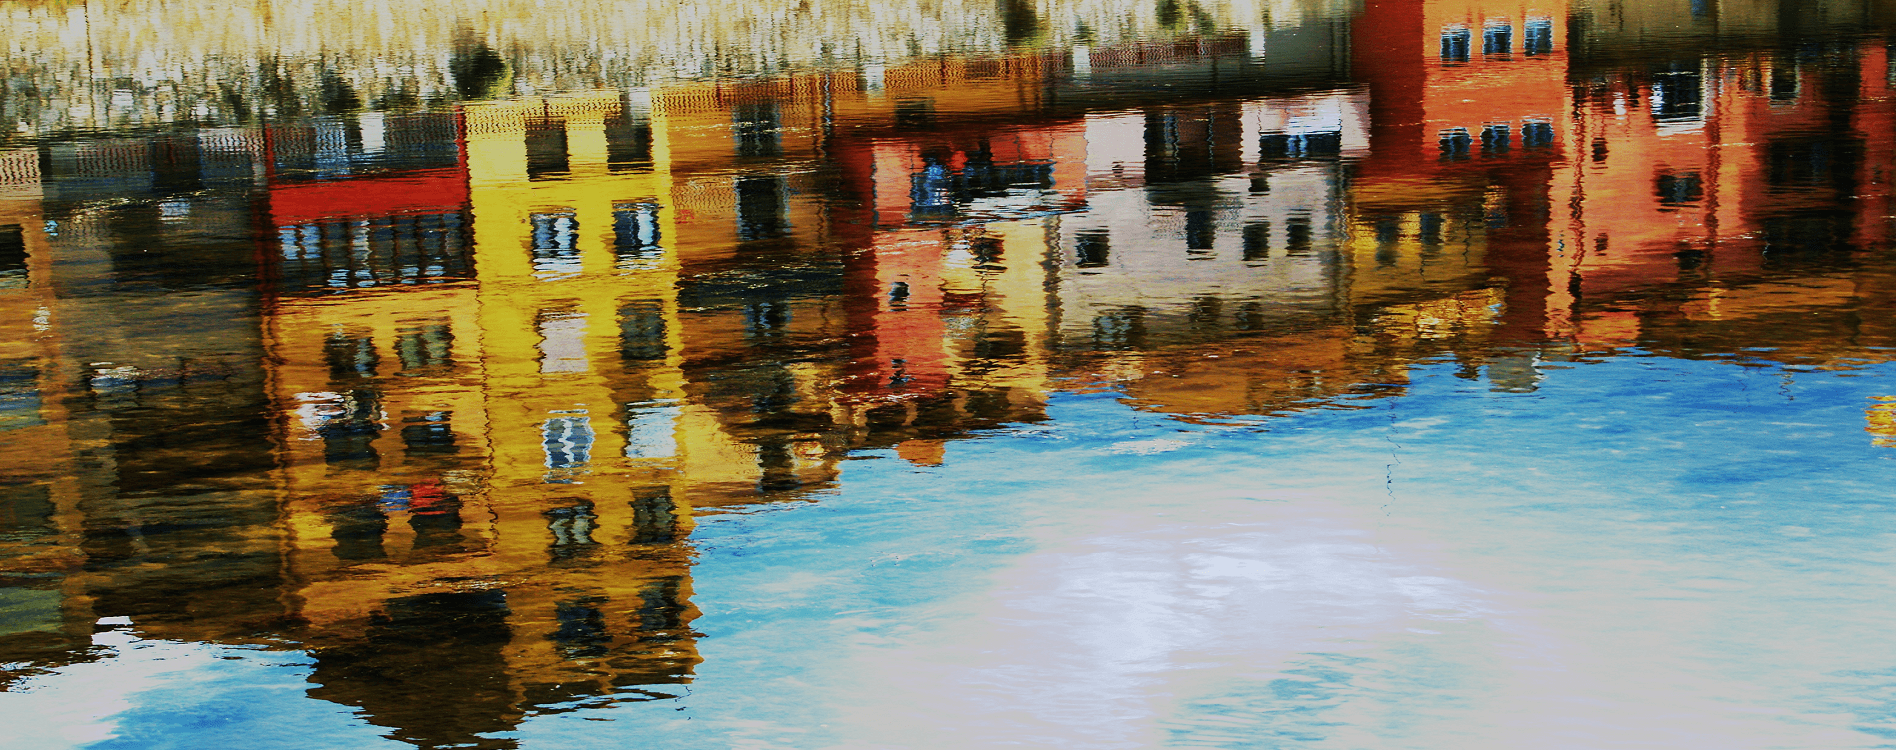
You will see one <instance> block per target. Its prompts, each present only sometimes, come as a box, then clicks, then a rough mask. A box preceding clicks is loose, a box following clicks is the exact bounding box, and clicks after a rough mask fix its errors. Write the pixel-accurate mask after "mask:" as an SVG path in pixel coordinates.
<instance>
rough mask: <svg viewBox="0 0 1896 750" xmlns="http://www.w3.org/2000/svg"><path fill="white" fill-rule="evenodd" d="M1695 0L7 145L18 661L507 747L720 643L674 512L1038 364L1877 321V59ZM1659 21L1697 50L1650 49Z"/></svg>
mask: <svg viewBox="0 0 1896 750" xmlns="http://www.w3.org/2000/svg"><path fill="white" fill-rule="evenodd" d="M1682 7H1683V6H1682ZM1697 7H1698V5H1697V4H1694V5H1692V6H1691V7H1689V8H1685V10H1682V11H1680V12H1681V13H1684V14H1686V15H1685V16H1684V17H1681V18H1678V19H1672V18H1670V17H1666V18H1660V17H1657V16H1654V17H1652V18H1647V19H1645V20H1641V19H1639V18H1629V17H1625V16H1624V15H1623V14H1622V15H1620V16H1614V15H1612V14H1611V13H1610V12H1607V11H1604V10H1601V9H1597V8H1593V7H1591V6H1585V7H1568V6H1567V5H1566V4H1564V3H1560V4H1546V5H1541V6H1536V5H1533V4H1529V5H1526V6H1522V5H1520V4H1514V5H1508V6H1505V7H1501V6H1494V5H1492V4H1485V3H1481V2H1460V1H1456V2H1447V1H1444V2H1370V3H1369V4H1368V6H1367V7H1366V8H1365V10H1364V12H1363V14H1361V15H1359V16H1358V17H1357V18H1356V19H1355V20H1354V21H1353V22H1351V23H1349V24H1343V23H1341V22H1338V21H1334V20H1315V19H1313V20H1311V21H1310V22H1309V23H1307V24H1305V25H1303V26H1295V27H1277V28H1269V29H1257V30H1253V31H1250V32H1248V33H1234V34H1210V35H1205V36H1203V37H1201V38H1193V39H1189V40H1186V41H1180V42H1167V43H1164V44H1157V43H1151V44H1145V43H1126V44H1119V45H1111V44H1099V45H1097V46H1091V45H1089V46H1084V47H1078V48H1072V49H1065V50H1046V49H1040V50H1032V49H1024V50H1020V51H1016V52H1014V53H1011V54H1007V55H995V56H962V57H957V56H946V57H941V58H934V59H926V60H914V61H910V62H906V63H900V64H890V65H878V66H873V67H870V68H865V69H862V70H813V71H808V72H801V73H796V74H791V75H783V76H778V77H775V78H767V79H752V80H742V81H732V80H720V81H715V82H702V83H694V84H678V85H665V86H657V87H651V88H635V89H629V90H624V89H608V90H600V91H594V92H591V93H572V94H560V95H547V96H538V97H521V98H512V99H504V100H496V101H484V102H477V103H468V104H462V105H455V106H452V107H446V108H443V109H441V110H439V111H420V112H380V111H356V110H351V111H345V112H343V113H342V114H340V115H334V116H329V115H325V116H320V117H313V118H302V119H296V118H287V119H285V120H284V121H282V122H278V123H274V124H271V125H269V126H261V127H251V128H241V129H211V128H205V129H200V130H196V131H189V132H187V131H179V133H178V134H167V135H158V136H151V137H114V138H99V139H93V140H77V141H62V142H58V143H46V144H36V145H33V146H31V147H28V148H24V149H21V150H14V151H8V152H4V153H0V326H4V333H5V337H4V344H0V435H4V441H3V445H0V472H4V475H5V479H6V485H5V489H4V492H5V493H6V494H5V498H6V500H5V504H4V506H3V507H0V510H4V515H3V516H0V521H4V523H5V524H6V526H5V534H6V536H5V537H4V541H0V554H4V558H0V560H3V561H0V572H3V573H4V576H5V578H4V580H3V581H0V597H4V598H3V599H0V604H3V606H4V608H5V612H6V617H5V619H4V623H5V626H4V629H0V650H3V651H0V653H4V654H5V655H6V656H5V659H4V660H5V661H8V662H25V663H31V664H33V665H35V667H34V668H44V667H48V666H51V665H56V664H58V663H60V662H61V661H62V660H71V659H78V658H93V657H91V656H87V655H86V654H87V652H86V647H87V645H88V643H89V641H88V637H89V635H90V633H91V629H92V624H93V623H94V622H95V621H96V620H97V619H98V618H100V617H120V616H125V617H130V618H132V620H133V621H134V622H135V623H136V624H137V627H138V628H139V630H140V632H141V633H142V634H144V635H146V636H148V637H156V638H176V639H185V640H198V641H213V642H225V643H261V644H267V645H270V646H273V647H285V648H298V649H306V650H308V651H309V652H310V653H312V654H313V655H314V657H315V667H314V670H313V674H312V676H311V682H312V687H311V691H310V694H311V695H312V696H314V697H318V698H322V699H324V700H328V701H333V702H335V703H338V704H343V705H347V706H353V707H355V708H357V709H360V711H361V713H362V715H363V716H364V717H365V718H366V720H368V721H370V722H372V723H374V724H377V725H379V726H384V727H387V728H389V730H390V733H391V736H394V737H397V738H400V739H403V740H404V741H407V742H410V743H412V744H415V745H418V746H425V747H432V746H448V745H463V746H486V747H505V746H508V745H509V743H508V741H505V740H501V739H495V735H498V734H501V733H505V732H507V731H509V730H511V729H512V728H514V727H515V726H517V725H518V724H519V723H520V722H521V721H522V720H524V719H525V718H526V717H528V716H530V715H533V714H535V713H540V712H547V711H559V710H567V709H570V708H572V707H574V706H576V705H593V704H604V703H610V702H621V701H642V700H651V699H662V698H665V697H668V696H673V695H678V694H680V692H681V691H682V690H683V688H682V687H680V686H682V685H684V684H686V683H688V682H690V681H691V680H692V679H694V670H695V668H696V665H697V664H698V663H699V659H700V656H699V653H698V639H699V638H700V637H701V636H700V635H699V634H698V633H697V632H696V631H695V630H694V628H693V623H694V620H695V619H696V618H698V617H699V614H700V613H699V611H698V610H697V608H696V607H695V606H694V604H693V599H692V597H693V590H694V582H693V579H692V570H691V564H692V559H693V558H692V555H693V554H694V553H693V549H692V547H691V546H690V544H689V537H690V534H691V531H692V528H693V525H694V523H695V521H696V519H698V518H701V517H703V516H705V515H707V514H717V513H730V512H743V511H744V510H745V509H747V508H751V507H754V506H756V505H757V504H760V503H799V502H819V501H820V499H821V497H822V495H823V493H824V492H826V491H829V490H831V489H833V488H834V487H835V485H836V483H837V482H838V479H839V476H840V473H841V468H840V467H841V462H842V461H843V460H845V459H846V458H848V457H849V456H851V455H852V454H856V453H859V452H861V451H863V450H865V449H878V450H891V451H893V452H894V454H895V455H897V456H900V457H901V458H903V459H906V460H908V461H911V462H914V463H916V464H921V465H931V464H939V463H942V462H944V461H948V460H951V456H952V443H953V441H954V440H957V439H961V438H965V437H968V436H970V435H976V434H981V433H982V432H983V431H988V430H992V429H994V428H999V427H1003V426H1006V425H1012V424H1019V423H1023V422H1033V421H1037V420H1042V419H1045V418H1046V407H1047V403H1048V399H1049V397H1050V394H1053V393H1055V392H1056V391H1059V390H1063V389H1066V390H1080V389H1098V388H1113V389H1118V390H1119V391H1120V392H1122V393H1124V394H1126V396H1127V397H1128V398H1129V400H1130V401H1131V402H1132V403H1134V404H1136V405H1137V406H1139V407H1140V408H1146V409H1151V410H1155V411H1161V412H1165V413H1169V414H1174V415H1179V416H1181V417H1184V418H1193V419H1223V418H1230V417H1233V416H1242V417H1248V418H1265V417H1267V416H1268V415H1273V414H1281V413H1285V412H1289V411H1294V410H1297V409H1303V408H1309V407H1311V406H1314V405H1320V404H1334V403H1337V402H1339V401H1343V400H1349V399H1354V398H1362V397H1377V396H1384V395H1391V394H1398V393H1401V392H1402V391H1403V389H1404V388H1405V387H1406V386H1407V383H1408V378H1409V375H1408V373H1409V370H1410V369H1411V367H1412V366H1414V365H1415V364H1417V363H1419V362H1432V361H1439V360H1443V359H1452V360H1454V361H1455V362H1456V363H1457V364H1458V366H1459V371H1460V373H1461V374H1463V375H1464V376H1466V377H1469V378H1474V379H1482V380H1485V381H1486V383H1487V385H1488V387H1491V388H1493V389H1496V390H1503V391H1525V390H1532V389H1534V388H1536V387H1537V386H1538V382H1539V373H1538V370H1537V368H1538V367H1539V366H1540V365H1541V363H1544V362H1546V361H1549V360H1557V359H1563V358H1572V357H1578V356H1591V355H1598V354H1606V353H1611V352H1613V351H1616V350H1619V349H1624V348H1629V347H1638V348H1643V349H1650V350H1659V351H1663V352H1667V353H1672V354H1677V355H1682V356H1695V357H1696V356H1706V357H1722V358H1738V357H1743V358H1752V359H1775V360H1778V361H1781V362H1785V363H1794V364H1798V365H1813V366H1824V367H1844V366H1853V365H1855V364H1858V363H1862V362H1867V361H1882V360H1885V359H1887V355H1886V354H1885V353H1884V352H1886V351H1888V349H1887V347H1889V346H1890V345H1891V343H1890V337H1891V330H1890V325H1889V324H1888V323H1887V320H1888V319H1889V316H1888V314H1887V313H1888V311H1889V306H1890V302H1891V301H1892V300H1891V299H1890V295H1889V292H1888V290H1889V288H1890V284H1889V283H1888V279H1887V278H1886V277H1887V276H1888V275H1889V273H1890V271H1889V269H1887V268H1885V267H1884V266H1887V265H1888V264H1887V263H1886V262H1885V261H1886V259H1884V258H1882V254H1883V253H1884V252H1885V250H1886V247H1885V246H1886V245H1887V244H1888V243H1889V241H1890V240H1891V237H1890V230H1889V224H1888V220H1887V215H1888V214H1889V202H1890V196H1889V190H1888V187H1887V184H1888V175H1887V174H1886V172H1887V171H1888V169H1889V167H1890V164H1891V162H1892V159H1896V140H1893V138H1896V136H1892V135H1891V125H1892V124H1893V123H1892V117H1896V112H1893V111H1892V110H1891V107H1892V106H1896V105H1892V102H1896V97H1893V96H1891V93H1892V92H1891V91H1890V90H1889V89H1890V85H1891V84H1890V80H1891V77H1890V74H1889V70H1890V69H1891V66H1890V58H1889V55H1888V52H1887V50H1886V49H1885V48H1884V45H1883V44H1882V42H1881V41H1871V42H1861V43H1857V42H1852V43H1849V44H1840V43H1830V44H1828V45H1827V46H1819V47H1812V46H1810V45H1799V44H1794V43H1793V42H1797V41H1798V40H1800V39H1802V37H1800V36H1799V35H1800V34H1803V33H1805V32H1804V31H1803V30H1800V29H1803V28H1804V26H1802V25H1800V26H1798V28H1796V29H1791V28H1787V27H1783V26H1782V25H1781V24H1780V25H1779V26H1772V25H1770V24H1769V23H1766V22H1765V21H1764V20H1758V19H1764V18H1766V16H1769V15H1770V14H1763V13H1761V12H1758V13H1754V12H1752V11H1751V10H1747V9H1744V8H1738V7H1736V6H1732V5H1731V4H1718V3H1712V4H1707V5H1706V7H1707V8H1709V10H1707V11H1706V12H1707V13H1710V14H1712V16H1714V17H1715V18H1716V19H1723V20H1720V21H1719V22H1718V23H1711V22H1706V21H1703V20H1702V19H1700V18H1699V17H1698V16H1697V15H1694V14H1695V13H1696V12H1697V11H1695V10H1693V9H1692V8H1697ZM1773 7H1775V6H1773ZM1865 7H1866V8H1869V9H1874V8H1873V7H1872V6H1865ZM1839 12H1841V11H1839ZM1864 12H1868V10H1865V11H1864ZM1780 15H1781V14H1780ZM1840 18H1841V19H1842V20H1839V21H1837V22H1838V23H1845V22H1848V23H1856V22H1858V21H1860V20H1861V19H1860V18H1858V17H1857V16H1850V17H1848V18H1842V17H1840ZM1744 19H1751V20H1750V21H1745V22H1744V23H1739V21H1742V20H1744ZM1851 19H1857V20H1851ZM1726 21H1729V23H1726ZM1753 21H1755V23H1753ZM1809 23H1814V21H1810V20H1809V19H1802V20H1800V21H1799V24H1803V25H1808V24H1809ZM1642 24H1643V25H1642ZM1747 24H1748V25H1747ZM1760 24H1762V25H1760ZM1662 27H1663V28H1666V29H1674V30H1676V29H1686V31H1685V32H1676V31H1669V32H1667V33H1682V34H1684V35H1683V36H1678V37H1676V39H1675V41H1674V42H1673V43H1671V44H1670V48H1671V49H1674V50H1690V51H1689V52H1678V53H1676V54H1675V53H1667V54H1663V55H1660V54H1657V53H1653V52H1651V51H1650V50H1651V49H1652V48H1651V47H1646V48H1644V49H1647V50H1648V51H1647V52H1644V53H1641V54H1632V53H1630V52H1625V51H1624V50H1622V49H1621V47H1623V46H1627V45H1630V42H1627V41H1626V40H1628V39H1641V38H1645V37H1644V36H1642V35H1645V34H1647V33H1648V32H1647V31H1642V29H1645V30H1651V29H1659V28H1662ZM1739 29H1742V33H1741V32H1740V31H1738V30H1739ZM1652 33H1657V32H1652ZM1694 45H1697V46H1694ZM1706 50H1709V52H1707V51H1706ZM1260 55H1262V58H1260ZM1655 55H1656V56H1655ZM345 109H348V108H345ZM357 109H358V110H359V109H360V108H357ZM1887 407H1888V404H1887V403H1883V402H1877V403H1874V404H1867V405H1865V408H1866V420H1867V422H1866V424H1867V429H1868V430H1869V432H1870V435H1871V437H1870V438H1868V439H1871V440H1876V441H1880V442H1879V444H1881V443H1885V442H1888V441H1889V440H1890V435H1891V430H1890V429H1889V423H1890V418H1889V411H1890V410H1889V409H1888V408H1887ZM16 676H17V675H16Z"/></svg>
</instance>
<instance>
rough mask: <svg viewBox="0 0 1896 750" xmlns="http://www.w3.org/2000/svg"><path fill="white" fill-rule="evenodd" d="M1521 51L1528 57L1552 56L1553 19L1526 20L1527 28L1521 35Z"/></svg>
mask: <svg viewBox="0 0 1896 750" xmlns="http://www.w3.org/2000/svg"><path fill="white" fill-rule="evenodd" d="M1521 51H1522V52H1526V53H1527V54H1529V55H1551V54H1553V52H1554V19H1551V18H1529V19H1527V28H1526V29H1525V30H1523V32H1522V35H1521Z"/></svg>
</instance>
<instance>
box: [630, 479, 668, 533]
mask: <svg viewBox="0 0 1896 750" xmlns="http://www.w3.org/2000/svg"><path fill="white" fill-rule="evenodd" d="M677 530H678V505H677V503H676V501H674V500H672V494H671V488H670V487H666V486H664V485H659V486H656V487H640V488H637V489H635V490H633V491H632V532H631V539H630V540H629V541H630V542H631V543H632V544H664V543H667V542H671V541H672V540H673V539H675V538H676V536H677Z"/></svg>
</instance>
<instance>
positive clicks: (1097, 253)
mask: <svg viewBox="0 0 1896 750" xmlns="http://www.w3.org/2000/svg"><path fill="white" fill-rule="evenodd" d="M1111 261H1112V239H1111V237H1110V236H1108V235H1107V234H1106V231H1105V230H1101V229H1093V230H1088V231H1084V232H1080V233H1079V234H1078V235H1076V236H1075V237H1074V238H1073V265H1075V266H1078V267H1080V268H1105V267H1106V265H1107V264H1108V263H1110V262H1111Z"/></svg>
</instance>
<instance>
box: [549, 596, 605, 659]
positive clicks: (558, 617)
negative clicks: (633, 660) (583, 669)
mask: <svg viewBox="0 0 1896 750" xmlns="http://www.w3.org/2000/svg"><path fill="white" fill-rule="evenodd" d="M604 601H605V600H603V599H599V598H597V597H587V598H585V599H581V600H579V601H571V602H560V603H558V604H555V605H553V620H554V622H556V623H558V624H559V627H557V628H555V629H554V630H553V632H551V633H548V634H547V638H548V639H550V640H552V641H553V643H554V644H556V645H557V646H558V647H559V650H560V654H561V655H563V656H565V657H566V658H568V659H583V658H590V657H595V656H605V655H606V647H607V646H610V645H612V635H611V634H610V633H608V632H606V616H605V614H603V613H601V612H600V611H599V608H598V607H597V606H596V605H599V604H602V603H604Z"/></svg>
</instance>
